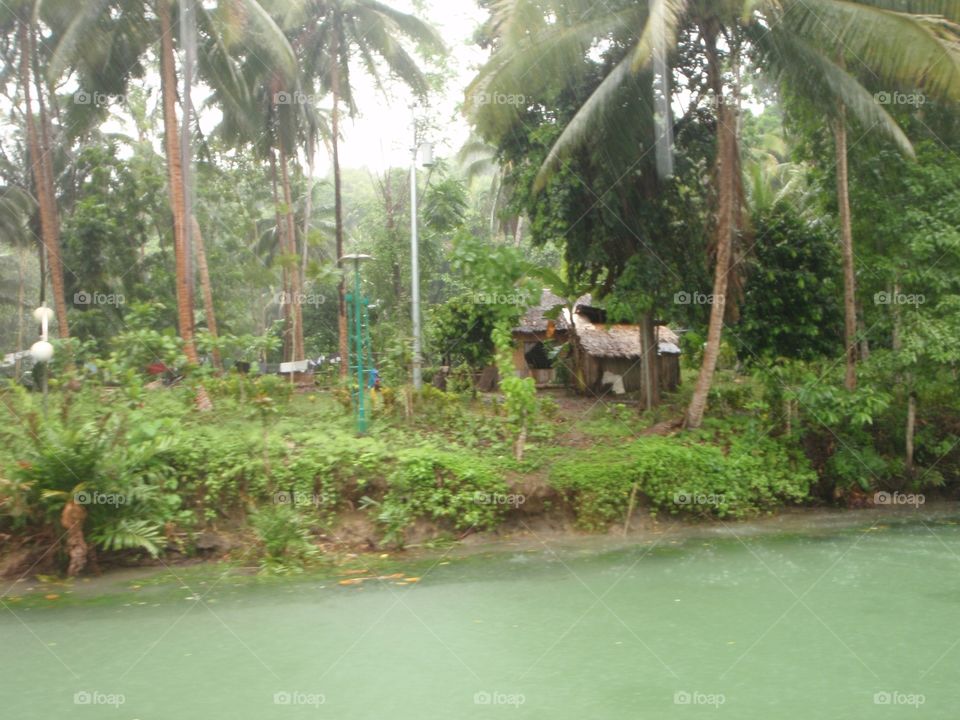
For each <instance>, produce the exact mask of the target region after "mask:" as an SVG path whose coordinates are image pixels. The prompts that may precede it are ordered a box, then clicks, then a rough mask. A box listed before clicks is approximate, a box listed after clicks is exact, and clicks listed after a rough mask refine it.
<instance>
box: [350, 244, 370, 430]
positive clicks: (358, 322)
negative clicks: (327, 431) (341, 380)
mask: <svg viewBox="0 0 960 720" xmlns="http://www.w3.org/2000/svg"><path fill="white" fill-rule="evenodd" d="M353 317H354V324H355V330H354V340H355V343H356V344H355V347H356V356H357V433H359V434H360V435H362V434H363V433H365V432H366V431H367V413H366V400H367V389H366V387H365V383H364V382H363V381H364V372H363V305H362V301H361V299H360V262H359V261H358V260H354V263H353Z"/></svg>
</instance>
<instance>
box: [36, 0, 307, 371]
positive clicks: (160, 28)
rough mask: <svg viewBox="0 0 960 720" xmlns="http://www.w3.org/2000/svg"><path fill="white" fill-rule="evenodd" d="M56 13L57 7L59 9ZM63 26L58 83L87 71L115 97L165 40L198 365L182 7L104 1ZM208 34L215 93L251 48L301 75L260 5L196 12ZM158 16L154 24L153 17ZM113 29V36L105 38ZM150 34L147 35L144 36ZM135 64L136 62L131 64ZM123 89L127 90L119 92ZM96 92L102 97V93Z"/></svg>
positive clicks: (177, 198) (183, 282) (182, 296)
mask: <svg viewBox="0 0 960 720" xmlns="http://www.w3.org/2000/svg"><path fill="white" fill-rule="evenodd" d="M54 4H55V5H56V3H54ZM70 5H71V7H70V14H69V16H68V18H67V19H63V17H62V15H63V8H62V7H57V8H54V10H53V11H52V12H57V11H59V14H60V16H61V17H60V19H61V20H62V21H63V27H62V30H60V32H58V37H57V44H56V47H55V50H54V54H53V59H52V61H51V69H50V74H51V77H52V78H57V77H60V76H61V75H63V74H65V73H66V72H67V71H68V70H75V71H76V70H79V72H80V74H81V75H82V76H84V77H86V78H88V79H89V80H90V81H91V82H93V83H96V82H98V81H100V82H109V83H111V84H112V87H111V88H110V90H109V91H110V92H118V91H121V90H119V89H122V88H123V87H125V85H126V83H127V82H128V81H129V80H130V78H131V77H133V76H134V75H135V74H137V73H141V72H142V67H141V66H140V64H139V63H138V62H136V60H137V59H138V58H141V57H144V56H146V55H148V54H149V53H150V52H151V48H152V45H153V41H154V40H156V39H157V38H159V39H160V85H161V106H162V116H163V127H164V153H165V155H166V161H167V175H168V192H169V196H170V209H171V213H172V216H173V237H174V243H173V244H174V255H175V264H176V288H175V290H176V297H177V324H178V330H179V333H180V337H181V338H182V339H183V344H184V353H185V354H186V356H187V359H188V360H189V361H190V362H191V363H196V362H197V360H198V357H197V351H196V346H195V344H194V337H193V334H194V314H193V297H192V292H191V288H192V282H191V278H190V276H189V270H190V267H191V263H190V258H189V257H188V251H189V248H188V242H187V223H188V218H187V216H186V204H185V201H186V195H185V188H184V183H183V167H182V156H181V145H180V143H181V138H180V132H179V128H178V124H177V116H176V97H177V72H176V66H175V59H174V38H175V36H176V33H175V32H174V30H175V26H174V20H173V10H174V5H175V0H102V1H101V2H96V3H83V4H82V5H80V6H76V5H75V4H72V3H71V4H70ZM196 8H197V13H198V18H197V23H198V31H199V32H200V35H201V37H200V48H201V53H202V54H201V57H200V64H199V65H200V70H201V72H202V73H204V74H205V76H206V78H207V79H208V80H209V82H210V83H211V85H212V86H214V87H217V86H219V85H221V84H228V83H235V82H236V78H237V72H238V71H237V69H236V63H235V62H234V57H233V55H232V54H231V53H233V54H234V55H235V54H238V53H239V51H238V49H239V48H247V47H248V48H249V49H250V51H251V52H255V53H257V54H259V55H260V56H262V57H264V58H266V59H267V60H268V61H269V62H271V63H272V64H273V65H274V66H275V67H276V69H277V71H278V72H281V73H284V74H285V75H286V76H288V77H292V76H294V75H295V67H296V61H295V59H294V57H293V52H292V50H291V49H290V46H289V44H288V43H287V41H286V38H285V37H284V35H283V33H282V32H281V31H280V29H279V27H278V26H277V25H276V23H275V22H274V21H273V19H272V18H271V17H270V15H269V13H268V12H267V11H266V10H265V9H264V7H263V5H262V4H261V3H260V2H257V0H221V2H219V3H218V6H217V7H216V8H214V9H210V8H206V7H205V6H204V4H202V3H198V4H197V5H196ZM151 15H152V16H154V17H155V20H154V17H151ZM105 23H106V24H107V26H108V31H105V30H104V24H105ZM145 28H146V32H144V29H145ZM131 60H132V62H131ZM118 88H119V89H118ZM89 89H90V90H93V89H99V88H96V87H91V88H89Z"/></svg>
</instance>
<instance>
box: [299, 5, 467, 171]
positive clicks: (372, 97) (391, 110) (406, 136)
mask: <svg viewBox="0 0 960 720" xmlns="http://www.w3.org/2000/svg"><path fill="white" fill-rule="evenodd" d="M390 4H391V5H392V6H393V7H396V8H397V9H398V10H404V11H406V12H411V13H414V14H417V15H418V16H419V17H420V18H421V19H423V20H426V21H428V22H430V23H431V24H432V25H433V26H434V27H436V28H437V30H438V31H439V32H440V35H441V36H442V37H443V38H444V41H445V42H446V43H447V48H448V49H449V50H450V52H451V57H450V61H449V64H450V68H451V70H452V71H453V77H451V79H450V80H449V82H448V83H447V87H446V91H445V92H444V93H443V94H442V95H440V96H435V97H433V98H431V106H430V108H429V109H427V110H420V111H419V112H420V113H421V115H423V117H424V119H425V120H427V121H428V123H429V125H431V126H433V127H434V130H433V131H432V132H431V133H429V134H428V137H427V138H426V139H428V140H430V141H431V142H433V143H434V145H435V146H436V149H435V155H437V156H439V157H451V156H452V155H453V154H454V153H455V152H456V151H457V150H458V149H459V147H460V146H461V145H462V144H463V143H464V141H466V139H467V137H468V135H469V125H468V124H467V121H466V119H465V118H464V117H463V116H462V115H461V114H459V113H458V112H457V106H458V105H459V104H460V103H462V102H463V91H464V88H465V87H466V86H467V84H468V83H469V82H470V80H471V79H472V78H473V76H474V74H475V72H476V70H477V68H478V67H479V66H480V65H481V64H482V62H483V61H484V60H485V59H486V52H485V51H484V50H482V49H481V48H479V47H477V46H476V45H474V44H473V42H472V37H473V33H474V30H475V29H476V28H477V26H479V25H480V23H482V22H483V20H484V19H485V18H486V14H485V12H484V11H482V10H480V8H478V7H477V5H476V3H475V2H474V1H473V0H425V2H423V3H422V5H424V6H425V12H421V13H416V12H415V10H414V4H413V3H412V2H410V0H395V1H394V2H391V3H390ZM361 77H362V76H361V73H359V72H358V73H356V75H355V78H356V84H357V85H358V93H357V105H358V106H359V108H360V113H361V116H360V117H358V118H357V119H356V120H355V121H353V122H350V121H347V123H346V127H345V128H344V143H343V145H342V150H341V163H342V164H343V165H344V166H345V167H364V168H369V169H371V170H374V171H378V170H379V171H382V170H384V169H386V168H387V167H391V166H393V167H396V166H398V165H399V166H403V165H406V164H409V162H410V148H411V145H412V122H413V114H412V113H411V108H410V102H411V97H410V94H409V93H408V92H405V91H404V89H402V88H395V89H394V91H393V92H392V93H391V96H392V97H390V98H389V99H388V98H384V96H383V94H382V93H378V92H377V91H376V90H375V89H374V87H373V84H372V83H371V82H369V80H366V78H364V80H360V78H361ZM325 162H327V159H326V158H319V162H318V164H317V171H318V174H320V175H323V174H325V173H326V171H327V170H328V169H329V168H328V167H327V166H325V165H324V164H323V163H325Z"/></svg>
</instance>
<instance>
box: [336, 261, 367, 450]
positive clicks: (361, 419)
mask: <svg viewBox="0 0 960 720" xmlns="http://www.w3.org/2000/svg"><path fill="white" fill-rule="evenodd" d="M372 259H373V258H372V257H371V256H370V255H359V254H353V255H344V256H343V257H342V258H340V264H341V265H344V264H345V263H346V262H350V263H353V292H352V293H348V294H347V296H346V298H345V300H346V301H347V303H348V305H349V306H350V307H352V310H353V312H352V316H353V317H351V318H350V320H352V323H350V325H351V326H352V327H349V330H350V334H351V335H352V336H353V337H351V338H350V340H351V342H350V343H349V346H350V347H351V348H353V354H354V359H355V363H354V367H355V369H356V373H357V402H356V405H354V414H355V418H356V424H357V434H358V435H363V434H364V433H365V432H366V431H367V387H366V385H367V383H366V375H367V372H368V370H369V368H364V360H365V359H366V355H367V352H368V347H367V343H365V342H364V341H365V338H366V332H365V330H366V328H365V327H364V324H365V323H364V318H365V317H366V307H365V305H366V302H367V300H366V298H364V297H363V296H362V295H361V294H360V263H362V262H365V261H367V260H372ZM346 360H347V361H348V363H349V357H348V358H346ZM343 361H344V358H341V359H340V362H343Z"/></svg>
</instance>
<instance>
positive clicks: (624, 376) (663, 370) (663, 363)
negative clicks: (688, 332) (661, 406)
mask: <svg viewBox="0 0 960 720" xmlns="http://www.w3.org/2000/svg"><path fill="white" fill-rule="evenodd" d="M588 299H589V297H588ZM604 320H605V315H604V313H603V311H602V310H601V309H599V308H595V307H593V306H591V305H587V304H581V303H580V302H579V301H578V304H577V306H576V308H575V310H574V314H573V321H574V337H573V343H572V345H573V352H574V353H575V354H576V359H577V364H578V366H579V367H580V370H581V372H582V374H583V381H584V385H586V387H588V388H590V389H592V390H593V391H594V392H600V391H601V390H603V389H604V386H605V385H610V386H612V387H613V390H614V392H616V393H621V392H633V391H635V390H640V389H641V388H642V387H643V370H642V363H641V358H642V356H643V355H642V352H641V349H640V326H639V325H632V324H627V323H606V322H605V321H604ZM656 332H657V375H658V377H659V379H660V389H661V390H675V389H676V388H677V387H678V386H679V385H680V339H679V338H678V337H677V334H676V333H675V332H673V330H671V329H670V328H668V327H667V326H665V325H658V326H657V328H656Z"/></svg>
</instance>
